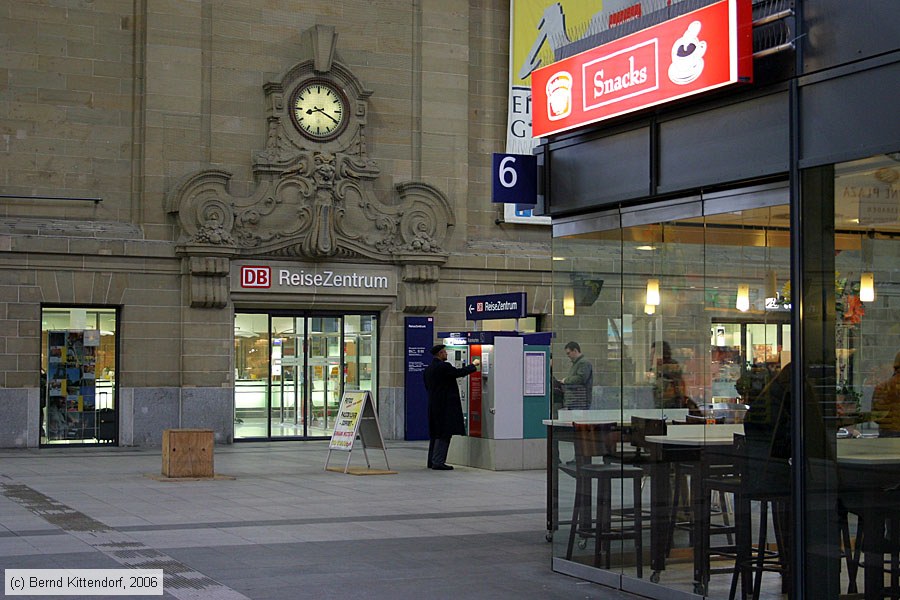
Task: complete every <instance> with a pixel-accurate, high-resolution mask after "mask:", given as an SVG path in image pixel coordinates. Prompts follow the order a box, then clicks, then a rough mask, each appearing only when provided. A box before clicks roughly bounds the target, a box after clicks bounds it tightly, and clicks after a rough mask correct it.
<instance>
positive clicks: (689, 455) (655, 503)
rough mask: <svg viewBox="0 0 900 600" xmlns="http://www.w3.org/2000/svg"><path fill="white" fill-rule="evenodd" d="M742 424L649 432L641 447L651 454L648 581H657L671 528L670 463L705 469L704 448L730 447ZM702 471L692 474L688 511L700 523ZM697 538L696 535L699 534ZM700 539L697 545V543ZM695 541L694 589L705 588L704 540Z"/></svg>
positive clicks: (706, 508)
mask: <svg viewBox="0 0 900 600" xmlns="http://www.w3.org/2000/svg"><path fill="white" fill-rule="evenodd" d="M743 432H744V426H743V425H741V424H728V425H702V424H701V425H670V426H669V427H668V429H667V433H666V435H648V436H646V437H645V438H644V447H645V448H646V449H647V451H648V452H649V453H650V465H649V468H650V474H651V477H650V569H651V570H652V574H651V575H650V581H652V582H653V583H656V582H658V581H659V574H660V573H661V572H662V571H664V570H665V568H666V550H667V547H668V541H669V528H670V527H671V522H670V516H669V507H670V503H671V502H672V501H673V500H672V498H671V494H672V490H671V484H670V477H669V475H670V472H671V468H672V465H673V464H676V463H681V462H684V463H694V464H697V465H698V466H699V467H700V468H701V469H702V468H705V467H706V466H708V465H706V460H705V459H704V450H705V449H706V448H707V447H710V446H730V445H731V444H733V443H734V434H735V433H739V434H740V433H743ZM702 481H703V475H702V473H696V474H694V476H693V477H691V484H690V485H691V510H692V513H693V522H694V523H695V524H696V523H700V522H701V520H702V519H704V518H706V516H705V515H704V514H703V511H704V510H708V507H707V503H706V501H705V499H704V498H703V494H702V493H701V483H702ZM698 537H699V536H698ZM697 541H699V544H698V543H697ZM697 541H695V544H694V545H695V548H694V591H695V593H699V594H703V593H705V591H706V579H707V575H706V569H705V567H704V560H705V551H704V548H705V545H706V543H707V541H706V540H697Z"/></svg>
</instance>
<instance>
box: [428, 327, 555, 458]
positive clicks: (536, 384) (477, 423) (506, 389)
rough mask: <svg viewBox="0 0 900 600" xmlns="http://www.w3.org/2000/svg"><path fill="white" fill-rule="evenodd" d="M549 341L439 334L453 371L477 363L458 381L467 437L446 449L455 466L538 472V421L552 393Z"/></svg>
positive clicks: (505, 334)
mask: <svg viewBox="0 0 900 600" xmlns="http://www.w3.org/2000/svg"><path fill="white" fill-rule="evenodd" d="M550 335H551V334H549V333H543V334H521V333H518V332H509V331H475V332H456V333H439V334H438V337H440V338H442V339H443V343H444V344H445V345H446V346H447V352H448V360H450V361H453V363H454V364H455V365H456V366H463V365H464V364H470V363H471V362H472V361H473V360H475V359H476V358H478V359H480V360H481V366H480V368H479V369H478V371H476V372H474V373H472V374H471V375H469V376H468V377H464V378H460V379H458V380H457V382H458V383H459V385H460V397H461V398H462V405H463V414H464V416H465V421H466V428H467V433H468V436H467V437H466V438H460V439H459V441H454V443H453V444H452V445H451V456H452V457H453V458H454V460H456V461H457V463H458V464H467V465H469V466H475V467H480V468H490V469H498V470H500V469H516V468H519V469H521V468H542V467H543V462H542V461H544V459H545V452H543V451H542V450H541V449H543V448H544V446H543V441H542V438H544V437H546V428H545V427H544V425H543V422H542V421H543V419H546V418H548V416H547V415H549V406H550V394H551V393H552V389H551V388H552V386H551V385H550V361H549V355H550V352H549V346H550ZM463 341H465V344H463ZM454 447H455V448H456V450H454ZM532 447H533V448H532ZM451 462H452V461H451Z"/></svg>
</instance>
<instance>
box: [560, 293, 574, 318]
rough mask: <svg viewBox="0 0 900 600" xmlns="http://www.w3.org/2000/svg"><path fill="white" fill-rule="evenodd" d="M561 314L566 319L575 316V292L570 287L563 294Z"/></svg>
mask: <svg viewBox="0 0 900 600" xmlns="http://www.w3.org/2000/svg"><path fill="white" fill-rule="evenodd" d="M563 314H564V315H565V316H567V317H574V316H575V290H574V289H573V288H570V287H567V288H566V291H564V292H563Z"/></svg>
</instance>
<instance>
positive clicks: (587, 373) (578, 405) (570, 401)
mask: <svg viewBox="0 0 900 600" xmlns="http://www.w3.org/2000/svg"><path fill="white" fill-rule="evenodd" d="M565 351H566V356H568V357H569V360H570V361H571V364H570V365H569V372H568V373H567V374H566V376H565V377H563V378H562V379H557V380H555V381H554V384H553V391H554V396H555V397H557V398H559V397H562V401H563V406H564V407H565V408H566V410H587V409H589V408H590V407H591V399H592V396H593V391H594V366H593V365H592V364H591V363H590V362H589V361H588V359H587V358H585V356H584V354H582V352H581V346H580V345H579V344H578V342H569V343H568V344H566V347H565Z"/></svg>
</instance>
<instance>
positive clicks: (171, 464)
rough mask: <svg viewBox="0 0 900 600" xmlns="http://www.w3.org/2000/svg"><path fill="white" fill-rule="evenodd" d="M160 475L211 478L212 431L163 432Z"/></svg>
mask: <svg viewBox="0 0 900 600" xmlns="http://www.w3.org/2000/svg"><path fill="white" fill-rule="evenodd" d="M162 474H163V476H165V477H213V476H214V475H215V473H214V471H213V430H212V429H165V430H163V452H162Z"/></svg>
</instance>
